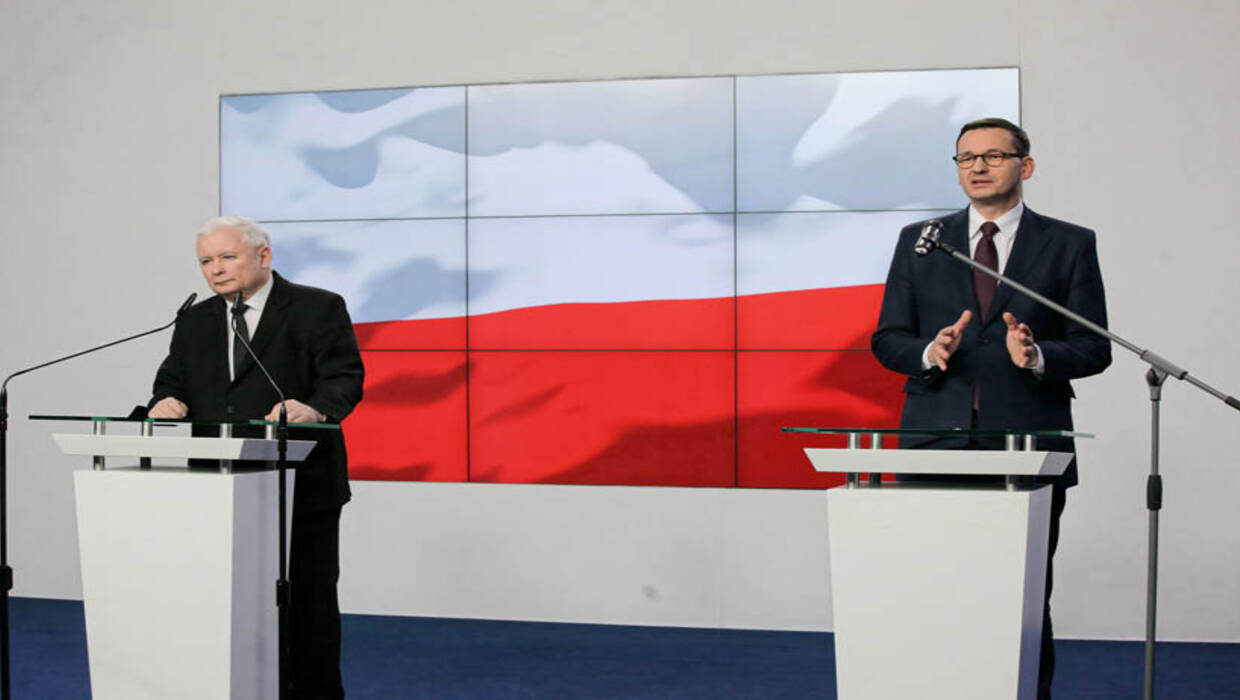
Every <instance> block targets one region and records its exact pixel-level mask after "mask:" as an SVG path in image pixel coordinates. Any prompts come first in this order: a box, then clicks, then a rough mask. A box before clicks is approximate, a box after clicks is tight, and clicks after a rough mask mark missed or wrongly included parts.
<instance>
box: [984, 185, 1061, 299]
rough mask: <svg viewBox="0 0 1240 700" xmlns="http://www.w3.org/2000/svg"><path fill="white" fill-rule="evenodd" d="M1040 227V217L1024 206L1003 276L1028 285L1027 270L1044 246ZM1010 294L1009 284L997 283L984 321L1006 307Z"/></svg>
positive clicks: (1031, 267) (1044, 242)
mask: <svg viewBox="0 0 1240 700" xmlns="http://www.w3.org/2000/svg"><path fill="white" fill-rule="evenodd" d="M1042 228H1043V226H1042V219H1041V217H1039V216H1038V215H1037V214H1034V213H1033V212H1032V211H1030V209H1029V207H1025V212H1024V213H1023V214H1021V217H1020V225H1019V226H1017V227H1016V240H1015V241H1013V242H1012V252H1011V253H1010V254H1009V255H1008V260H1007V264H1006V265H1004V267H1003V275H1004V276H1005V277H1008V278H1010V279H1012V280H1013V281H1015V282H1020V283H1021V284H1024V285H1026V286H1028V284H1029V272H1030V271H1031V270H1032V269H1033V266H1034V263H1035V262H1037V260H1038V259H1039V258H1040V257H1041V254H1042V249H1043V248H1044V247H1046V236H1044V235H1042ZM1012 294H1013V289H1012V286H1011V285H1008V284H1000V285H999V289H998V290H996V291H995V300H994V302H993V303H992V304H991V305H990V315H989V316H988V317H987V318H986V319H985V322H987V323H989V322H990V321H991V320H992V319H993V318H995V317H996V316H998V315H999V313H1000V312H1001V310H1003V309H1006V308H1007V306H1008V304H1009V303H1010V302H1011V301H1012Z"/></svg>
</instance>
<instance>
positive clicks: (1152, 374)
mask: <svg viewBox="0 0 1240 700" xmlns="http://www.w3.org/2000/svg"><path fill="white" fill-rule="evenodd" d="M935 224H938V225H937V226H935ZM942 226H943V224H942V222H938V221H931V222H929V223H927V224H926V225H925V227H924V228H923V229H922V232H921V237H920V238H919V239H918V240H917V245H916V246H915V247H914V251H915V252H916V253H917V254H918V255H926V254H927V253H929V252H930V251H933V250H940V251H942V252H944V253H946V254H948V255H950V256H951V257H953V258H955V259H957V260H959V261H960V262H962V263H965V264H966V265H968V266H969V267H972V268H973V269H975V270H980V271H982V272H984V273H985V274H987V275H989V276H990V277H992V278H994V279H996V280H998V281H999V282H1002V283H1003V284H1006V285H1009V286H1011V287H1012V288H1013V289H1015V290H1017V291H1018V292H1020V293H1022V294H1024V295H1025V296H1028V297H1030V298H1031V299H1033V300H1035V301H1037V302H1040V303H1041V304H1042V305H1043V306H1047V307H1050V308H1051V309H1052V310H1054V311H1056V312H1057V313H1059V314H1061V315H1063V316H1065V317H1067V318H1069V319H1071V320H1073V321H1075V322H1077V323H1079V324H1081V325H1082V326H1084V327H1086V328H1088V329H1089V330H1091V331H1093V332H1094V333H1096V334H1098V335H1100V336H1102V337H1104V338H1107V339H1108V340H1110V341H1111V342H1113V343H1115V344H1117V345H1120V346H1121V347H1123V348H1124V349H1126V350H1128V351H1130V352H1132V353H1133V354H1135V355H1136V356H1137V357H1138V358H1139V359H1141V360H1142V361H1144V362H1145V363H1146V364H1148V365H1149V366H1150V369H1149V371H1147V372H1146V373H1145V382H1146V384H1147V385H1148V386H1149V391H1150V416H1151V424H1150V474H1149V477H1148V478H1147V479H1146V482H1145V507H1146V509H1147V510H1149V554H1148V560H1147V565H1146V591H1145V675H1144V685H1143V694H1142V697H1143V698H1145V700H1152V698H1153V697H1154V629H1155V622H1156V619H1157V608H1158V512H1159V511H1160V510H1162V495H1163V485H1162V476H1161V475H1159V473H1158V440H1159V412H1158V409H1159V402H1160V401H1161V400H1162V385H1163V382H1164V381H1166V379H1167V377H1175V378H1176V379H1182V380H1184V381H1186V382H1188V383H1189V384H1192V385H1193V386H1195V387H1197V388H1198V389H1201V390H1202V391H1204V392H1206V393H1207V394H1210V395H1211V396H1214V397H1215V398H1217V399H1219V400H1221V401H1222V402H1223V403H1225V404H1227V405H1228V406H1231V407H1232V408H1234V409H1236V410H1240V400H1237V399H1236V398H1235V397H1232V396H1228V395H1227V394H1224V393H1223V392H1221V391H1219V390H1218V389H1215V388H1214V387H1212V386H1210V385H1209V384H1206V383H1205V382H1203V381H1201V380H1199V379H1197V378H1196V377H1194V376H1192V375H1190V374H1189V373H1188V370H1186V369H1184V368H1182V367H1180V366H1178V365H1176V364H1175V363H1173V362H1171V361H1170V360H1168V359H1166V358H1164V357H1162V356H1160V355H1157V354H1155V353H1154V352H1152V351H1150V350H1144V349H1142V348H1140V347H1138V346H1137V345H1135V344H1133V343H1130V342H1128V341H1127V340H1125V339H1124V338H1121V337H1120V336H1118V335H1116V334H1114V333H1112V332H1111V331H1109V330H1107V329H1105V328H1103V327H1102V326H1099V325H1098V324H1096V323H1094V322H1093V321H1090V320H1089V319H1087V318H1084V317H1083V316H1081V315H1080V314H1078V313H1076V312H1074V311H1071V310H1069V309H1066V308H1064V307H1063V306H1062V305H1060V304H1057V303H1055V302H1053V301H1051V300H1050V299H1047V298H1046V297H1044V296H1042V295H1041V294H1038V293H1037V292H1035V291H1033V290H1032V289H1030V288H1028V287H1026V286H1025V285H1023V284H1021V283H1019V282H1016V281H1013V280H1011V279H1008V278H1007V277H1004V276H1003V275H1002V274H1000V273H999V272H996V271H994V270H992V269H990V268H989V267H986V266H985V265H982V264H981V263H979V262H977V261H976V260H974V259H973V258H971V257H969V256H968V255H967V254H965V253H962V252H960V251H959V250H957V249H956V248H955V247H954V246H952V245H949V244H947V243H945V242H943V241H942V240H940V234H941V230H942Z"/></svg>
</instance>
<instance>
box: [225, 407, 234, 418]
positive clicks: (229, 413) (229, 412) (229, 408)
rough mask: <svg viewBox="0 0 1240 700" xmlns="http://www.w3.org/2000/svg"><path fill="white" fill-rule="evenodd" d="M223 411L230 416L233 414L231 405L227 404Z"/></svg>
mask: <svg viewBox="0 0 1240 700" xmlns="http://www.w3.org/2000/svg"><path fill="white" fill-rule="evenodd" d="M225 411H226V412H227V413H228V415H230V416H231V415H232V414H233V407H232V406H229V407H228V408H226V409H225Z"/></svg>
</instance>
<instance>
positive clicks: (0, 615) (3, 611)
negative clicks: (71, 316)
mask: <svg viewBox="0 0 1240 700" xmlns="http://www.w3.org/2000/svg"><path fill="white" fill-rule="evenodd" d="M197 298H198V295H197V294H190V295H189V298H188V299H186V300H185V303H184V304H181V308H179V309H177V313H176V316H175V317H174V318H173V319H172V320H171V321H169V322H168V323H165V324H164V325H162V326H160V327H159V328H153V329H151V330H149V331H143V332H141V333H135V334H134V335H131V336H129V337H127V338H121V339H120V340H114V341H112V342H110V343H104V344H103V345H97V346H95V347H93V348H88V349H86V350H83V351H81V352H75V353H73V354H72V355H65V356H64V357H58V358H56V359H55V360H50V361H48V362H44V363H42V364H38V365H35V366H33V367H27V368H26V369H23V370H19V371H17V372H14V373H12V374H10V375H9V376H7V377H5V378H4V381H3V382H0V697H3V698H4V700H8V699H9V698H10V697H11V696H12V695H11V693H12V683H11V673H10V663H9V659H10V654H9V591H11V590H12V589H13V569H12V568H11V567H10V566H9V548H8V541H9V531H8V493H9V491H8V485H7V484H8V454H9V447H8V432H9V381H11V380H12V379H13V378H14V377H20V376H22V375H23V374H27V373H29V372H33V371H35V370H36V369H43V368H44V367H50V366H52V365H55V364H59V363H61V362H64V361H65V360H72V359H73V358H75V357H81V356H82V355H88V354H90V353H92V352H96V351H99V350H103V349H104V348H110V347H112V346H113V345H120V344H121V343H126V342H129V341H131V340H137V339H138V338H141V337H143V336H147V335H151V334H152V333H158V332H160V331H162V330H164V329H166V328H169V327H171V326H172V325H173V324H175V323H176V322H177V321H179V320H181V315H182V314H184V313H185V311H186V310H187V309H189V307H190V306H192V305H193V303H194V300H195V299H197Z"/></svg>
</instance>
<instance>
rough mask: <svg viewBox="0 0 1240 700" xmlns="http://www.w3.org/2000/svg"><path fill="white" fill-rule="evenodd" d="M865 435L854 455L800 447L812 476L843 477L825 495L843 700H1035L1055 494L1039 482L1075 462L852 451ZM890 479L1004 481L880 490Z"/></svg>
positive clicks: (991, 454) (1055, 456)
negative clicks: (884, 480)
mask: <svg viewBox="0 0 1240 700" xmlns="http://www.w3.org/2000/svg"><path fill="white" fill-rule="evenodd" d="M826 430H829V429H826ZM832 432H834V431H832ZM861 432H862V431H858V434H857V435H853V436H850V438H849V442H850V445H851V446H852V447H853V448H852V449H825V448H806V449H805V453H806V455H807V456H808V457H809V459H810V462H811V463H812V464H813V465H814V468H815V469H816V470H818V471H820V472H841V473H845V474H847V475H848V477H847V482H846V484H845V486H842V487H839V488H835V489H830V490H829V491H828V492H827V523H828V530H829V533H828V540H829V546H830V562H831V595H832V611H833V616H834V629H835V663H836V683H837V689H838V693H839V697H840V698H842V700H867V699H878V698H883V699H886V700H894V699H898V698H919V699H921V700H931V699H937V698H942V699H943V700H948V699H950V700H970V699H976V700H997V699H1001V698H1018V699H1021V700H1024V699H1025V698H1030V699H1032V698H1034V697H1035V696H1036V694H1037V679H1038V661H1039V654H1040V646H1041V634H1042V606H1043V599H1044V594H1045V587H1046V560H1047V544H1048V537H1047V536H1048V527H1049V523H1050V501H1051V487H1050V486H1045V485H1039V484H1037V483H1036V482H1034V481H1033V480H1032V477H1035V476H1046V475H1058V474H1061V473H1063V470H1064V469H1065V468H1066V467H1067V465H1068V464H1069V462H1070V461H1071V455H1070V454H1067V453H1059V452H1039V451H1034V450H1033V449H1031V448H1032V446H1033V445H1032V443H1033V440H1032V438H1026V439H1025V440H1024V441H1023V442H1022V441H1019V440H1009V441H1008V444H1009V447H1012V448H1014V449H1010V450H1007V451H965V450H882V449H857V448H859V446H860V445H859V442H860V439H859V435H860V434H861ZM865 432H867V433H868V434H871V435H873V437H872V438H871V439H872V440H873V441H874V444H875V445H880V444H881V443H880V442H879V441H880V439H881V438H880V436H879V434H878V433H877V432H875V431H865ZM887 432H895V431H887ZM1054 435H1055V436H1057V437H1059V436H1068V435H1069V434H1068V433H1066V432H1060V431H1055V433H1054ZM1077 435H1083V434H1077ZM1020 446H1023V447H1028V448H1030V449H1015V448H1017V447H1020ZM865 473H869V474H871V478H869V479H862V478H860V475H861V474H865ZM882 473H889V474H890V473H899V474H920V475H931V474H933V475H974V476H1001V477H1004V479H1001V480H998V481H997V483H996V484H994V485H969V484H959V485H957V484H950V483H927V484H920V483H890V482H889V483H885V484H883V483H880V482H879V480H878V478H877V475H879V474H882Z"/></svg>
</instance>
